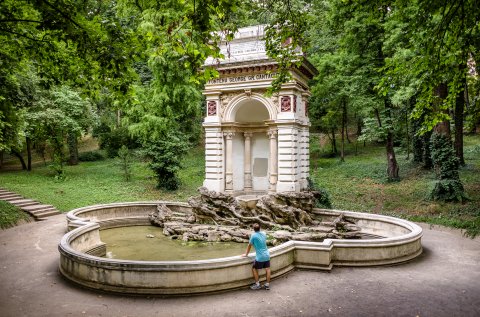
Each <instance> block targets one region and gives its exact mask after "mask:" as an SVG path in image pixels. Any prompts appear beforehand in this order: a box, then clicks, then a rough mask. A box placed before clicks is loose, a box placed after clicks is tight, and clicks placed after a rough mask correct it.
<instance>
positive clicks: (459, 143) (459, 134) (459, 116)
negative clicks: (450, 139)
mask: <svg viewBox="0 0 480 317" xmlns="http://www.w3.org/2000/svg"><path fill="white" fill-rule="evenodd" d="M463 87H464V89H462V91H460V92H459V93H458V95H457V98H456V101H455V141H454V147H455V154H456V155H457V157H458V160H459V163H460V165H462V166H464V165H465V158H464V156H463V112H464V109H465V86H463Z"/></svg>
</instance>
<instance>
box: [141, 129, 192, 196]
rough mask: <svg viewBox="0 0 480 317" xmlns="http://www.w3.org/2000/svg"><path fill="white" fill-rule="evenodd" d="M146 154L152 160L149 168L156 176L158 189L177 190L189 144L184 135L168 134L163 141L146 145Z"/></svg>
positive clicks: (154, 141)
mask: <svg viewBox="0 0 480 317" xmlns="http://www.w3.org/2000/svg"><path fill="white" fill-rule="evenodd" d="M144 149H145V150H144V151H145V152H144V153H145V155H146V156H147V158H149V159H150V160H151V162H150V163H149V167H150V169H151V170H153V172H154V173H155V174H156V177H157V188H159V189H166V190H176V189H178V187H179V186H180V180H179V179H178V177H177V172H178V170H179V169H180V166H181V161H182V159H183V155H184V154H185V153H186V152H187V150H188V142H186V138H185V137H184V136H183V135H181V134H180V135H179V134H176V135H173V134H167V135H166V136H165V137H164V138H163V139H161V140H151V141H149V142H148V143H147V144H145V145H144Z"/></svg>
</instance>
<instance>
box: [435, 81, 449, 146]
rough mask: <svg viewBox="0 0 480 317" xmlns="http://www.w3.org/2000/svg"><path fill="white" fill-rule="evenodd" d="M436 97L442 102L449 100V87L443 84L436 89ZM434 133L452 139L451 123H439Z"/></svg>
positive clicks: (447, 121)
mask: <svg viewBox="0 0 480 317" xmlns="http://www.w3.org/2000/svg"><path fill="white" fill-rule="evenodd" d="M435 95H436V96H437V97H438V98H440V99H441V100H445V99H447V96H448V86H447V84H445V83H441V84H440V85H438V86H437V88H436V89H435ZM433 131H434V132H436V133H438V134H441V135H445V136H447V137H449V138H450V137H451V133H450V121H449V120H445V121H442V122H439V123H437V125H436V126H435V127H434V128H433Z"/></svg>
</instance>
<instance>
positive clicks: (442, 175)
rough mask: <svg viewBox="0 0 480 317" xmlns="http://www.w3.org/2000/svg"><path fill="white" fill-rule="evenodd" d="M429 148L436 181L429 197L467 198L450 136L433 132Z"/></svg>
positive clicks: (433, 198) (447, 199) (441, 198)
mask: <svg viewBox="0 0 480 317" xmlns="http://www.w3.org/2000/svg"><path fill="white" fill-rule="evenodd" d="M430 149H431V153H432V161H433V166H434V169H435V174H436V176H437V181H436V182H435V185H434V187H433V190H432V191H431V192H430V197H429V198H430V199H432V200H437V201H459V202H462V201H464V200H468V198H467V196H466V195H465V189H464V188H463V185H462V182H461V181H460V175H459V174H458V166H459V160H458V158H457V156H456V155H455V151H454V150H453V147H452V143H451V141H450V137H447V136H445V135H441V134H438V133H433V134H432V138H431V144H430Z"/></svg>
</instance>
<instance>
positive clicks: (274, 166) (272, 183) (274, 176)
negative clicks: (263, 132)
mask: <svg viewBox="0 0 480 317" xmlns="http://www.w3.org/2000/svg"><path fill="white" fill-rule="evenodd" d="M267 134H268V138H269V139H270V158H269V170H270V175H269V178H268V183H269V187H268V191H269V192H270V193H274V192H276V190H277V180H278V172H277V170H278V148H277V147H278V144H277V131H276V130H269V131H268V133H267Z"/></svg>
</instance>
